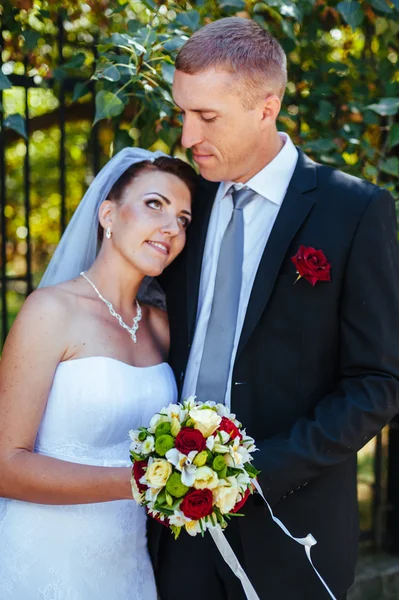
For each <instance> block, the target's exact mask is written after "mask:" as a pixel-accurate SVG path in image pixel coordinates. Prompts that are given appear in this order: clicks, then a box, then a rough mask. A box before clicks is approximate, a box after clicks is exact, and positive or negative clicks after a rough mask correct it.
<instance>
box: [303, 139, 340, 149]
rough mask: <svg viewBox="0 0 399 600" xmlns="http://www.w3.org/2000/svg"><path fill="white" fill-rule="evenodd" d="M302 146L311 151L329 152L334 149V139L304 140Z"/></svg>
mask: <svg viewBox="0 0 399 600" xmlns="http://www.w3.org/2000/svg"><path fill="white" fill-rule="evenodd" d="M304 146H305V148H306V150H310V151H311V152H330V151H331V150H335V149H336V144H335V142H334V140H331V139H319V140H313V141H310V142H305V144H304Z"/></svg>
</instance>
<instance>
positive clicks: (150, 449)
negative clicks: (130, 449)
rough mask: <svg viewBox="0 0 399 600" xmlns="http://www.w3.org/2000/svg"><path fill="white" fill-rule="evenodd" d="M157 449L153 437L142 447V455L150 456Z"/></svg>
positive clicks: (146, 440) (148, 437)
mask: <svg viewBox="0 0 399 600" xmlns="http://www.w3.org/2000/svg"><path fill="white" fill-rule="evenodd" d="M154 448H155V440H154V438H153V436H152V435H149V436H147V437H146V439H145V440H144V442H143V443H142V445H141V453H142V454H150V453H151V452H153V450H154Z"/></svg>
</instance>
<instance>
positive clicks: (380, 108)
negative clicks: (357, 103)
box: [366, 98, 399, 117]
mask: <svg viewBox="0 0 399 600" xmlns="http://www.w3.org/2000/svg"><path fill="white" fill-rule="evenodd" d="M366 108H368V109H369V110H372V111H374V112H376V113H377V114H378V115H381V117H387V116H391V115H396V113H397V112H398V110H399V98H381V99H380V101H379V102H378V104H369V105H368V106H366Z"/></svg>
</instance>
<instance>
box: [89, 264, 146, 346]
mask: <svg viewBox="0 0 399 600" xmlns="http://www.w3.org/2000/svg"><path fill="white" fill-rule="evenodd" d="M81 276H82V277H83V279H86V281H87V282H88V283H90V285H91V287H92V288H93V290H94V291H95V292H96V294H97V296H98V297H99V298H100V300H102V301H103V302H105V304H106V305H107V306H108V310H109V312H110V313H111V315H112V316H113V317H115V318H116V319H117V320H118V322H119V325H120V326H121V327H123V329H126V330H127V331H128V332H129V334H130V336H131V338H132V340H133V342H134V343H135V344H136V343H137V335H136V332H137V331H138V328H139V321H141V317H142V312H141V306H140V304H139V303H138V301H137V298H136V309H137V314H136V316H135V317H134V319H133V327H129V326H128V325H126V323H125V322H124V320H123V319H122V317H121V316H120V315H119V314H118V313H117V312H116V310H115V309H114V307H113V306H112V304H111V302H110V301H109V300H106V299H105V298H104V296H102V295H101V294H100V292H99V291H98V289H97V288H96V286H95V285H94V283H93V282H92V281H91V280H90V279H89V278H88V277H87V275H86V273H85V271H82V272H81Z"/></svg>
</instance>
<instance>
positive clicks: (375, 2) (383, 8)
mask: <svg viewBox="0 0 399 600" xmlns="http://www.w3.org/2000/svg"><path fill="white" fill-rule="evenodd" d="M371 4H372V6H374V8H375V9H376V10H378V11H380V12H383V13H390V12H392V8H390V7H389V6H388V4H387V3H386V1H385V0H371Z"/></svg>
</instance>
